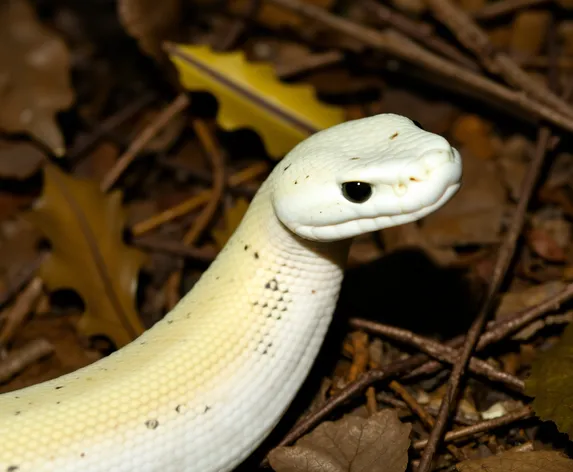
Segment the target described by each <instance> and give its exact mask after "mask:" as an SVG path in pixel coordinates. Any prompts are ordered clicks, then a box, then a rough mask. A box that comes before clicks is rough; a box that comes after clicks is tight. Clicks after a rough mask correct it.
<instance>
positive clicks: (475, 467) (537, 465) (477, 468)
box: [456, 451, 573, 472]
mask: <svg viewBox="0 0 573 472" xmlns="http://www.w3.org/2000/svg"><path fill="white" fill-rule="evenodd" d="M456 469H457V470H458V471H459V472H549V471H550V472H573V460H571V459H568V458H567V457H565V456H563V455H562V454H560V453H558V452H555V451H531V452H505V453H503V454H500V455H499V456H491V457H487V458H485V459H470V460H467V461H463V462H460V463H459V464H457V465H456Z"/></svg>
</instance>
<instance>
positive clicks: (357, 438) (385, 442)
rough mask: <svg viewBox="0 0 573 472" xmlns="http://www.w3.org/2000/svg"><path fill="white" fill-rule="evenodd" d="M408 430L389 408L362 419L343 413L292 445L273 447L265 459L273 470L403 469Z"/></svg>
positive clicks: (394, 471) (375, 471)
mask: <svg viewBox="0 0 573 472" xmlns="http://www.w3.org/2000/svg"><path fill="white" fill-rule="evenodd" d="M410 429H411V427H410V425H407V424H402V423H401V422H400V420H399V419H398V415H397V414H396V412H395V411H393V410H382V411H379V412H378V413H376V414H374V415H372V416H371V417H369V418H366V419H365V418H361V417H358V416H351V415H347V416H345V417H343V418H342V419H340V420H338V421H334V422H331V421H327V422H324V423H322V424H321V425H320V426H318V427H317V428H316V429H315V430H314V431H313V432H312V433H310V434H308V435H306V436H304V437H302V438H301V439H299V440H298V441H297V443H296V445H295V446H292V447H278V448H276V449H274V450H273V451H271V452H270V454H269V461H270V463H271V466H272V468H273V469H274V470H275V471H276V472H362V471H368V472H404V471H405V470H406V466H407V464H408V447H409V446H410V438H409V436H410Z"/></svg>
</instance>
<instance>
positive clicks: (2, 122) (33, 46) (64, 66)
mask: <svg viewBox="0 0 573 472" xmlns="http://www.w3.org/2000/svg"><path fill="white" fill-rule="evenodd" d="M69 68H70V58H69V53H68V50H67V48H66V45H65V44H64V42H63V41H62V40H61V39H60V38H58V37H57V36H56V35H55V34H54V33H52V32H51V31H50V30H48V29H47V28H46V27H44V26H43V25H42V24H40V23H39V21H38V19H37V18H36V15H35V13H34V10H33V8H32V6H31V5H30V4H29V2H28V1H27V0H6V1H3V2H0V103H2V106H1V107H0V129H3V130H5V131H7V132H9V133H22V132H26V133H29V134H31V135H32V136H33V137H35V138H36V139H38V140H39V141H40V142H42V143H43V144H44V145H46V146H48V147H49V148H50V149H51V150H52V152H54V153H55V154H57V155H61V154H63V153H64V140H63V138H62V134H61V132H60V130H59V128H58V125H57V124H56V122H55V115H56V113H57V112H59V111H61V110H64V109H66V108H68V107H69V106H70V105H71V104H72V102H73V99H74V95H73V91H72V89H71V84H70V77H69Z"/></svg>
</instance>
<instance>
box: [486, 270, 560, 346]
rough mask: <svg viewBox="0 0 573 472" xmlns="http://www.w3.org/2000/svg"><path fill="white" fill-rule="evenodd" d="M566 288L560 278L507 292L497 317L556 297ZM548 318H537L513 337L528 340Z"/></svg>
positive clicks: (505, 316) (503, 316)
mask: <svg viewBox="0 0 573 472" xmlns="http://www.w3.org/2000/svg"><path fill="white" fill-rule="evenodd" d="M564 288H565V283H564V282H561V281H559V280H554V281H551V282H546V283H544V284H539V285H534V286H533V287H529V288H527V289H525V290H520V291H518V292H508V293H505V294H504V295H503V296H502V298H501V302H500V304H499V307H498V309H497V311H496V313H495V319H496V320H498V321H501V320H503V319H505V318H507V317H508V316H511V315H514V314H515V313H518V312H520V311H523V310H526V309H528V308H531V307H532V306H536V305H539V304H540V303H541V302H543V301H545V300H546V299H548V298H551V297H554V296H555V295H557V294H558V293H559V292H561V291H562V290H563V289H564ZM546 322H547V320H537V321H535V322H533V323H530V324H529V325H527V326H526V327H525V328H523V329H521V330H519V331H518V332H517V333H515V334H514V335H513V339H517V340H522V341H523V340H526V339H529V338H530V337H531V336H532V335H533V334H535V333H536V332H537V331H539V329H540V328H542V327H543V326H544V325H545V323H546Z"/></svg>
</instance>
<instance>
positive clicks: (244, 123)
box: [167, 44, 344, 158]
mask: <svg viewBox="0 0 573 472" xmlns="http://www.w3.org/2000/svg"><path fill="white" fill-rule="evenodd" d="M167 52H168V53H169V56H170V58H171V60H172V61H173V63H174V64H175V66H176V67H177V69H178V71H179V78H180V80H181V82H182V84H183V85H184V86H185V87H186V88H187V89H189V90H193V91H208V92H211V93H213V94H214V95H215V97H216V98H217V100H218V102H219V113H218V116H217V121H218V122H219V125H220V126H221V127H222V128H224V129H226V130H229V131H231V130H235V129H237V128H242V127H250V128H253V129H254V130H255V131H257V132H258V133H259V134H260V136H261V138H262V140H263V142H264V143H265V146H266V148H267V151H268V152H269V154H271V155H272V156H274V157H275V158H280V157H282V156H283V155H284V154H286V153H287V152H288V151H290V150H291V149H292V148H293V147H294V146H295V145H296V144H298V143H299V142H300V141H302V140H303V139H305V138H307V137H308V136H309V135H310V134H313V133H315V132H316V131H319V130H321V129H324V128H328V127H330V126H333V125H336V124H338V123H340V122H342V121H344V112H343V110H342V109H341V108H338V107H334V106H330V105H326V104H324V103H321V102H319V101H318V100H317V98H316V96H315V93H314V89H313V88H312V87H311V86H310V85H300V84H297V85H286V84H284V83H282V82H280V81H279V80H278V79H277V77H276V75H275V73H274V71H273V69H272V68H271V67H270V66H269V65H267V64H260V63H259V64H253V63H249V62H247V61H246V59H245V57H244V55H243V53H242V52H232V53H217V52H213V51H212V50H211V49H209V48H208V47H207V46H184V45H175V44H168V45H167Z"/></svg>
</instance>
